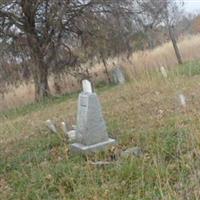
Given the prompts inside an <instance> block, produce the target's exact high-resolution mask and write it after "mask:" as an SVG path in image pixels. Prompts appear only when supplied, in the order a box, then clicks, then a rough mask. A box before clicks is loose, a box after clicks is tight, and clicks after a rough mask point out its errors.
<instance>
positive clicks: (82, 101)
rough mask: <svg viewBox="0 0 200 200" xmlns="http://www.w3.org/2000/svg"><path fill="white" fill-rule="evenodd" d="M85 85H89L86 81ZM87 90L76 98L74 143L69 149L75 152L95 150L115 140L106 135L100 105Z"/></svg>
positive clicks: (94, 94) (93, 94)
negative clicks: (76, 110) (76, 111)
mask: <svg viewBox="0 0 200 200" xmlns="http://www.w3.org/2000/svg"><path fill="white" fill-rule="evenodd" d="M85 83H86V82H85ZM83 85H84V84H83ZM86 85H88V86H89V84H88V83H87V84H86ZM86 88H87V87H86ZM88 88H89V87H88ZM88 91H89V90H87V89H86V90H84V91H83V92H82V93H81V94H80V95H79V100H78V114H77V126H76V143H74V144H72V145H71V150H72V151H73V152H76V153H77V152H79V153H89V152H95V151H97V150H101V149H104V148H105V147H106V146H108V145H111V144H115V140H114V139H110V138H109V137H108V133H107V128H106V124H105V121H104V119H103V115H102V112H101V105H100V102H99V99H98V97H97V95H96V93H91V92H88ZM90 91H91V90H90Z"/></svg>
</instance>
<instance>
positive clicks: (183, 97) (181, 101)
mask: <svg viewBox="0 0 200 200" xmlns="http://www.w3.org/2000/svg"><path fill="white" fill-rule="evenodd" d="M179 99H180V103H181V105H182V106H183V107H186V98H185V96H184V95H183V94H180V95H179Z"/></svg>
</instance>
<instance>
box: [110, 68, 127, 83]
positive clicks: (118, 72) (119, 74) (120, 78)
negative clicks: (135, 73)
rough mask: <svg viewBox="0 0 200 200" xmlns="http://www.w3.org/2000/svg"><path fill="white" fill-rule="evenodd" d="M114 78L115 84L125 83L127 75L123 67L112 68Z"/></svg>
mask: <svg viewBox="0 0 200 200" xmlns="http://www.w3.org/2000/svg"><path fill="white" fill-rule="evenodd" d="M111 73H112V80H113V83H115V84H124V83H125V81H126V80H125V76H124V73H123V71H122V69H121V67H116V68H114V69H113V70H112V72H111Z"/></svg>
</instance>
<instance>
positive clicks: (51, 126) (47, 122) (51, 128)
mask: <svg viewBox="0 0 200 200" xmlns="http://www.w3.org/2000/svg"><path fill="white" fill-rule="evenodd" d="M46 125H47V127H48V128H49V130H50V131H51V132H52V133H58V132H57V130H56V127H55V125H54V124H53V122H52V121H51V120H50V119H48V120H47V121H46Z"/></svg>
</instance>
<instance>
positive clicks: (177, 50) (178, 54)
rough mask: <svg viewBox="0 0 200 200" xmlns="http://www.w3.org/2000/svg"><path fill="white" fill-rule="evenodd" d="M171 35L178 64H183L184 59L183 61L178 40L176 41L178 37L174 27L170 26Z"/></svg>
mask: <svg viewBox="0 0 200 200" xmlns="http://www.w3.org/2000/svg"><path fill="white" fill-rule="evenodd" d="M169 36H170V39H171V41H172V44H173V47H174V51H175V54H176V58H177V60H178V64H180V65H182V64H183V61H182V58H181V54H180V51H179V48H178V45H177V41H176V38H175V35H174V31H173V28H172V27H171V26H169Z"/></svg>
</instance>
